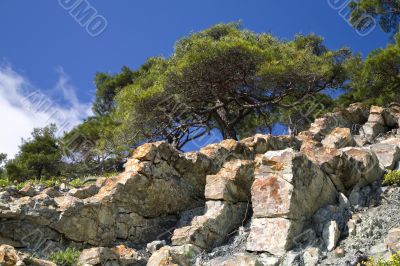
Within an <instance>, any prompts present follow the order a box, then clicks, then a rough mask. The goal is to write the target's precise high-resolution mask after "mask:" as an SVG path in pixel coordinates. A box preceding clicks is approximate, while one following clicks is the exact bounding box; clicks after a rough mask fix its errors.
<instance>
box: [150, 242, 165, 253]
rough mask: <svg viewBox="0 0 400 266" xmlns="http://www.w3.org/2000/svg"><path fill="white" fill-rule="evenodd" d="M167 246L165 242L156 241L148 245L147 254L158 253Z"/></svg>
mask: <svg viewBox="0 0 400 266" xmlns="http://www.w3.org/2000/svg"><path fill="white" fill-rule="evenodd" d="M165 245H166V242H165V240H155V241H153V242H150V243H148V244H147V245H146V250H147V252H149V253H151V254H153V253H154V252H156V251H157V250H159V249H160V248H162V247H163V246H165Z"/></svg>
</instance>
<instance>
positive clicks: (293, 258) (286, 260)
mask: <svg viewBox="0 0 400 266" xmlns="http://www.w3.org/2000/svg"><path fill="white" fill-rule="evenodd" d="M302 259H303V258H302V253H301V252H298V251H293V250H291V251H289V252H287V253H286V254H285V256H284V257H283V260H282V263H281V265H282V266H292V265H302V263H303V260H302Z"/></svg>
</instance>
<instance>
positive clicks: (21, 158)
mask: <svg viewBox="0 0 400 266" xmlns="http://www.w3.org/2000/svg"><path fill="white" fill-rule="evenodd" d="M56 130H57V129H56V127H55V125H50V126H48V127H44V128H36V129H34V130H33V132H32V138H31V139H28V140H23V141H22V144H21V146H20V151H19V153H18V154H17V156H16V157H15V159H13V160H10V161H8V162H7V163H6V165H5V169H6V171H7V177H8V178H9V179H11V180H17V181H23V180H25V179H31V178H36V179H41V178H42V177H43V178H49V177H51V176H54V175H59V174H60V170H59V169H60V165H61V164H62V162H61V157H62V154H61V150H60V148H59V145H58V140H57V138H56V137H55V132H56Z"/></svg>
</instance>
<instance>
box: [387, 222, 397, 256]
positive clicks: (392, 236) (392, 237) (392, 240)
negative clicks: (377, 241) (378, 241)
mask: <svg viewBox="0 0 400 266" xmlns="http://www.w3.org/2000/svg"><path fill="white" fill-rule="evenodd" d="M386 244H387V246H388V247H389V249H390V251H391V252H392V253H397V252H399V251H400V228H399V227H397V228H393V229H391V230H390V231H389V233H388V235H387V237H386Z"/></svg>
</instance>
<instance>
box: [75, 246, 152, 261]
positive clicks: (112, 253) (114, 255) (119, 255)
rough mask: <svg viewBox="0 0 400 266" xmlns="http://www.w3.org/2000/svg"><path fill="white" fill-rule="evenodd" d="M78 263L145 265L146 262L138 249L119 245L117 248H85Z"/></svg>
mask: <svg viewBox="0 0 400 266" xmlns="http://www.w3.org/2000/svg"><path fill="white" fill-rule="evenodd" d="M78 265H87V266H91V265H92V266H96V265H107V266H113V265H115V266H128V265H129V266H143V265H145V263H144V260H143V259H141V258H140V256H139V255H138V254H137V252H136V250H134V249H131V248H127V247H125V246H124V245H119V246H116V247H115V248H106V247H95V248H90V249H84V250H83V251H82V252H81V255H80V257H79V260H78Z"/></svg>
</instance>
